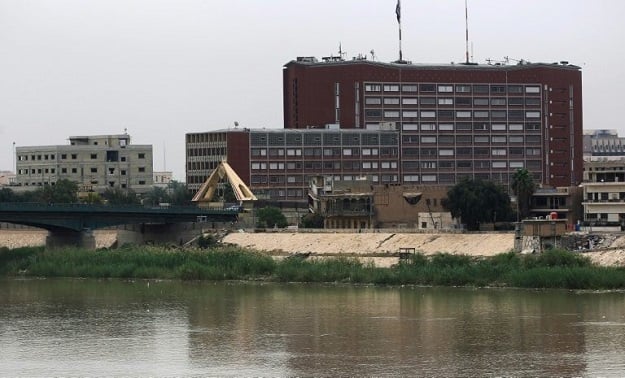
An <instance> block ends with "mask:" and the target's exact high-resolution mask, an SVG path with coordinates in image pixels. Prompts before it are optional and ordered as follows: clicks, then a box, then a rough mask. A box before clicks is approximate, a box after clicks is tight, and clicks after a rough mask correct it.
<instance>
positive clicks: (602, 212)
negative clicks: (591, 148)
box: [581, 157, 625, 228]
mask: <svg viewBox="0 0 625 378" xmlns="http://www.w3.org/2000/svg"><path fill="white" fill-rule="evenodd" d="M581 186H582V188H583V200H582V206H583V208H584V222H585V223H586V225H588V226H614V227H619V228H620V227H623V226H625V158H613V159H609V158H606V157H592V158H586V160H585V161H584V182H583V183H582V184H581Z"/></svg>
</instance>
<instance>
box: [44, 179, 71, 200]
mask: <svg viewBox="0 0 625 378" xmlns="http://www.w3.org/2000/svg"><path fill="white" fill-rule="evenodd" d="M35 192H36V193H37V197H39V202H44V203H75V202H78V194H77V193H78V184H76V183H75V182H73V181H69V180H66V179H62V180H58V181H57V182H56V183H55V184H54V185H46V186H44V187H43V189H38V190H36V191H35Z"/></svg>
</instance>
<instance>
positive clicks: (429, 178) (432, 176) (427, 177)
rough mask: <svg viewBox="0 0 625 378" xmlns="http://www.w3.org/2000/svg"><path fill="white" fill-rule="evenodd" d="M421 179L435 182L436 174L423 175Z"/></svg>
mask: <svg viewBox="0 0 625 378" xmlns="http://www.w3.org/2000/svg"><path fill="white" fill-rule="evenodd" d="M421 181H423V182H435V181H436V175H423V176H422V177H421Z"/></svg>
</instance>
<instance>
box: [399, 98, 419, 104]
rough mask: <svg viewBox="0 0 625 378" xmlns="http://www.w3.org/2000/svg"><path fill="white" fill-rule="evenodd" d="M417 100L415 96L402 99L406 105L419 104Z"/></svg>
mask: <svg viewBox="0 0 625 378" xmlns="http://www.w3.org/2000/svg"><path fill="white" fill-rule="evenodd" d="M417 100H418V99H417V98H415V97H406V98H402V99H401V103H402V104H404V105H417Z"/></svg>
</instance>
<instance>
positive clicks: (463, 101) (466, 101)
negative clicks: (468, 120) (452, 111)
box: [456, 97, 471, 106]
mask: <svg viewBox="0 0 625 378" xmlns="http://www.w3.org/2000/svg"><path fill="white" fill-rule="evenodd" d="M456 105H457V106H468V105H471V97H456Z"/></svg>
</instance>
